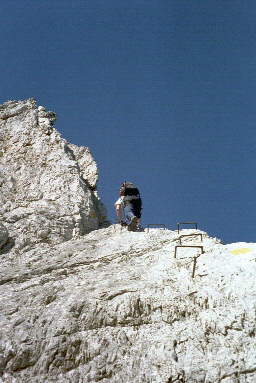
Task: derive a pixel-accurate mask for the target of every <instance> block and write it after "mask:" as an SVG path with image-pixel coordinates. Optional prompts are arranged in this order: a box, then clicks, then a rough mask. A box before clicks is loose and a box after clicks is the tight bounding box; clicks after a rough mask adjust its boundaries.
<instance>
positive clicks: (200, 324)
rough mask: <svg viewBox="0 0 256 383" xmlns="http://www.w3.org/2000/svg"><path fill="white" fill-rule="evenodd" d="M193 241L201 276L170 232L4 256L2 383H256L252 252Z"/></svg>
mask: <svg viewBox="0 0 256 383" xmlns="http://www.w3.org/2000/svg"><path fill="white" fill-rule="evenodd" d="M189 233H191V231H190V230H183V231H182V233H181V234H189ZM197 233H201V234H202V235H203V242H198V240H199V239H200V238H199V237H195V238H193V237H188V238H187V239H186V244H187V245H188V244H192V245H193V244H194V245H195V244H199V245H202V246H203V247H204V251H205V252H204V254H202V255H200V256H199V257H198V259H197V265H196V270H195V275H194V278H192V267H193V258H194V256H195V253H196V252H197V249H193V248H192V249H189V248H184V249H179V251H178V254H177V258H176V259H175V258H174V249H175V246H176V245H177V244H178V234H177V232H176V231H169V230H166V231H162V230H160V229H150V230H149V232H140V233H132V232H127V231H126V230H123V231H120V229H119V228H118V226H117V225H113V226H111V227H109V228H106V229H101V230H97V231H93V232H91V233H90V234H87V235H85V236H83V237H80V238H77V239H72V240H70V241H67V242H65V243H61V244H58V245H56V246H53V247H52V248H51V249H45V250H43V249H42V250H41V251H40V249H39V248H37V249H32V250H30V251H27V252H25V253H23V255H22V257H19V255H18V254H17V253H16V252H14V251H11V252H9V253H8V254H7V253H6V254H3V255H2V256H1V279H0V280H1V282H0V284H1V285H0V297H1V298H0V299H1V301H0V307H1V316H0V328H1V337H0V354H1V358H0V371H1V372H0V382H1V383H25V382H26V383H27V382H33V383H53V382H60V383H68V382H69V383H89V382H90V383H96V382H101V383H173V382H179V383H202V382H204V383H220V382H221V383H238V382H240V383H245V382H247V383H253V382H255V378H256V353H255V333H256V322H255V312H256V311H255V308H256V307H255V297H256V288H255V272H256V263H255V260H256V244H241V243H238V244H232V245H222V244H221V243H220V242H219V241H218V240H216V239H215V238H210V237H208V235H207V234H206V233H204V232H200V231H197ZM198 254H199V253H198Z"/></svg>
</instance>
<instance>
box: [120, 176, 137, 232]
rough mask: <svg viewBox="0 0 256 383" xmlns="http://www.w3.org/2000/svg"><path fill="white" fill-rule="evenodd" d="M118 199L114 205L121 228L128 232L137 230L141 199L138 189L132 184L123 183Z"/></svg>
mask: <svg viewBox="0 0 256 383" xmlns="http://www.w3.org/2000/svg"><path fill="white" fill-rule="evenodd" d="M119 194H120V197H119V198H118V200H117V201H116V203H115V208H116V215H117V218H118V220H119V223H120V224H121V225H122V226H127V228H128V231H137V230H138V229H139V224H140V218H141V208H142V203H141V198H140V192H139V190H138V188H137V187H136V186H135V185H134V184H133V183H132V182H127V181H125V182H123V183H122V185H121V187H120V190H119Z"/></svg>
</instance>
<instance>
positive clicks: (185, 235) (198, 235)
mask: <svg viewBox="0 0 256 383" xmlns="http://www.w3.org/2000/svg"><path fill="white" fill-rule="evenodd" d="M184 237H201V242H202V241H203V234H201V233H194V234H183V235H181V236H180V237H179V238H178V240H179V241H180V245H181V239H182V238H184Z"/></svg>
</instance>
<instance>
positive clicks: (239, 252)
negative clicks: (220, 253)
mask: <svg viewBox="0 0 256 383" xmlns="http://www.w3.org/2000/svg"><path fill="white" fill-rule="evenodd" d="M250 251H251V249H248V248H246V247H241V248H240V249H235V250H232V251H231V253H232V254H234V255H239V254H246V253H250Z"/></svg>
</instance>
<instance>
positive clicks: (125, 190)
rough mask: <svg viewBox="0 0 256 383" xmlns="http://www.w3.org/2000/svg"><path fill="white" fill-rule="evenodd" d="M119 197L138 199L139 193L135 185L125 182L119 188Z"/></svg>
mask: <svg viewBox="0 0 256 383" xmlns="http://www.w3.org/2000/svg"><path fill="white" fill-rule="evenodd" d="M120 196H134V197H137V198H139V197H140V192H139V189H138V188H137V186H136V185H134V184H133V183H132V182H127V181H125V182H124V183H122V185H121V188H120Z"/></svg>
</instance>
